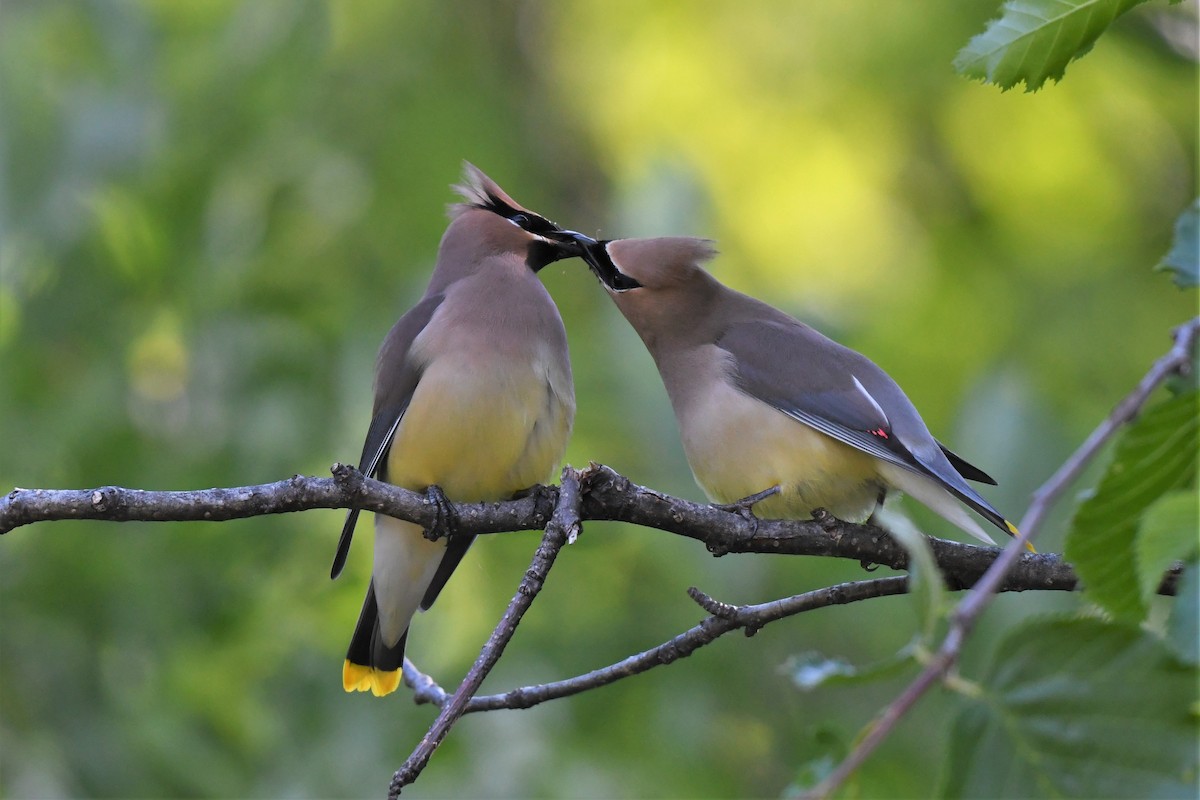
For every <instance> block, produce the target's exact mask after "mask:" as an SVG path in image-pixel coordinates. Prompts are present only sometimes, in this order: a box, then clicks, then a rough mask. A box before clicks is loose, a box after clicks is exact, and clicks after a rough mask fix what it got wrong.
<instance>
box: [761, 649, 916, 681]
mask: <svg viewBox="0 0 1200 800" xmlns="http://www.w3.org/2000/svg"><path fill="white" fill-rule="evenodd" d="M918 647H919V644H918V642H916V641H914V642H912V643H910V644H908V645H906V646H905V647H902V648H901V649H900V650H898V651H896V653H895V654H894V655H892V656H889V657H888V658H885V659H883V660H882V661H876V662H874V663H871V664H867V665H866V666H861V667H859V666H855V665H853V664H851V663H850V662H848V661H846V660H844V659H841V658H830V657H829V656H826V655H823V654H821V653H817V652H813V651H809V652H806V653H801V654H799V655H797V656H794V657H792V658H789V659H788V661H787V663H786V664H785V665H784V667H783V669H784V672H786V673H787V674H788V675H789V676H790V677H791V679H792V683H794V684H795V685H796V688H797V689H800V690H801V691H804V692H811V691H813V690H814V689H817V688H819V687H823V686H838V685H854V684H859V683H868V682H871V681H876V680H881V679H883V678H888V677H892V676H894V675H896V674H898V673H900V672H902V671H904V670H905V669H906V668H907V667H910V666H912V665H913V664H914V663H915V662H916V659H915V653H916V652H917V648H918Z"/></svg>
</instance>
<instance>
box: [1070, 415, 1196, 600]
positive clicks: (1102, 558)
mask: <svg viewBox="0 0 1200 800" xmlns="http://www.w3.org/2000/svg"><path fill="white" fill-rule="evenodd" d="M1196 399H1197V394H1196V392H1188V393H1186V394H1182V395H1178V396H1176V397H1173V398H1171V399H1169V400H1166V401H1164V402H1162V403H1160V404H1159V405H1157V406H1155V407H1153V408H1151V409H1148V410H1147V411H1145V412H1143V413H1142V416H1141V417H1140V418H1139V419H1138V420H1137V421H1135V422H1134V423H1133V424H1132V425H1130V426H1129V428H1128V429H1127V430H1126V431H1125V432H1124V433H1123V434H1122V436H1121V438H1120V440H1119V441H1118V443H1117V446H1116V451H1115V453H1114V454H1113V458H1112V461H1111V463H1110V464H1109V466H1108V470H1107V471H1106V472H1105V474H1104V477H1103V478H1102V479H1101V480H1100V483H1099V485H1098V486H1097V487H1096V489H1095V490H1094V491H1093V492H1092V493H1091V495H1090V496H1089V497H1088V498H1087V499H1086V500H1085V501H1084V502H1083V503H1081V504H1080V506H1079V508H1078V509H1077V510H1076V512H1075V518H1074V520H1073V521H1072V523H1071V528H1070V532H1069V533H1068V534H1067V546H1066V556H1067V559H1068V560H1070V561H1071V562H1072V563H1074V564H1075V567H1076V569H1077V570H1078V571H1079V575H1080V578H1081V579H1082V581H1083V584H1084V587H1085V589H1084V591H1085V593H1086V594H1087V596H1088V598H1089V599H1091V600H1092V601H1093V602H1096V603H1098V604H1099V605H1100V606H1102V607H1103V608H1104V609H1105V610H1106V611H1108V612H1109V613H1111V614H1113V615H1114V616H1116V617H1120V618H1122V619H1127V620H1138V619H1141V618H1142V617H1144V616H1145V613H1146V605H1145V603H1144V602H1143V601H1142V590H1141V587H1140V586H1139V580H1138V570H1137V567H1136V559H1137V553H1138V545H1137V538H1138V530H1139V525H1141V523H1142V519H1143V515H1144V514H1145V513H1146V510H1147V509H1148V508H1149V507H1150V506H1151V505H1152V504H1153V503H1154V502H1155V501H1157V500H1158V499H1159V498H1160V497H1162V496H1163V495H1165V494H1168V493H1170V492H1173V491H1175V490H1179V489H1184V488H1185V487H1192V486H1194V485H1195V481H1196V460H1197V449H1196V441H1197V435H1198V434H1200V418H1198V416H1197V413H1196V411H1197V408H1196ZM1170 510H1171V511H1172V512H1174V513H1173V514H1172V515H1171V516H1169V517H1168V518H1167V521H1174V520H1176V519H1177V514H1178V513H1186V509H1184V508H1182V507H1181V506H1171V507H1170ZM1184 524H1185V525H1186V524H1187V523H1186V520H1185V522H1184ZM1161 527H1162V526H1161V525H1160V524H1159V523H1157V522H1155V523H1154V524H1153V525H1152V533H1151V536H1152V538H1153V539H1154V540H1155V541H1158V540H1159V539H1162V538H1164V537H1174V536H1177V535H1179V536H1181V535H1182V531H1177V529H1176V528H1169V529H1168V530H1167V532H1166V533H1160V532H1159V529H1160V528H1161ZM1185 529H1186V528H1185ZM1190 531H1191V533H1192V535H1193V536H1194V534H1195V525H1194V520H1193V523H1192V524H1191V527H1190ZM1170 541H1172V542H1173V541H1174V539H1173V538H1172V539H1170ZM1158 549H1159V548H1158V547H1157V546H1155V545H1147V546H1146V550H1147V552H1148V553H1152V552H1157V551H1158ZM1173 549H1178V548H1173ZM1185 554H1186V553H1180V555H1185Z"/></svg>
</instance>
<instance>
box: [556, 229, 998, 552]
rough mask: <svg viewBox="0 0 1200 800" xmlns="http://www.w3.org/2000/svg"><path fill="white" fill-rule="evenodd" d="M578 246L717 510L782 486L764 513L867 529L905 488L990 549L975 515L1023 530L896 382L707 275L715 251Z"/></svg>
mask: <svg viewBox="0 0 1200 800" xmlns="http://www.w3.org/2000/svg"><path fill="white" fill-rule="evenodd" d="M577 239H578V240H579V241H580V242H581V243H582V244H584V246H585V255H584V257H585V259H586V260H587V261H588V264H589V265H590V266H591V267H592V270H593V271H594V272H595V273H596V274H597V276H598V277H599V278H600V280H601V282H602V283H603V284H604V285H605V287H606V288H608V289H609V293H610V295H611V297H612V298H613V301H614V302H615V303H616V305H617V308H619V309H620V311H621V313H622V314H623V315H624V316H625V318H626V319H627V320H628V321H629V323H630V324H631V325H632V326H633V328H634V330H636V331H637V333H638V334H639V335H640V336H641V338H642V340H643V342H645V344H646V347H647V349H648V350H649V351H650V354H651V355H652V356H653V357H654V361H655V364H656V365H657V366H658V370H659V373H660V374H661V376H662V379H663V384H664V385H665V387H666V389H667V393H668V395H670V398H671V404H672V406H673V408H674V411H675V417H676V419H677V421H678V423H679V430H680V435H681V437H682V440H683V448H684V452H685V454H686V455H687V459H688V463H689V464H690V465H691V468H692V472H693V474H694V475H695V477H696V481H697V483H699V484H700V486H701V487H702V488H703V489H704V491H705V493H706V494H708V496H709V498H710V499H712V500H714V501H717V502H722V503H731V502H734V501H737V500H740V499H742V498H744V497H748V496H750V495H753V494H756V493H758V492H760V491H762V490H764V489H767V488H770V487H773V486H778V487H779V489H780V491H779V493H778V494H776V495H774V496H772V497H769V498H767V499H766V500H763V501H761V502H760V503H759V504H758V505H757V506H756V507H755V510H756V512H757V513H759V514H760V515H762V516H765V517H785V518H801V519H802V518H807V517H809V516H811V514H812V512H813V511H814V510H815V509H817V508H823V509H825V510H826V511H829V512H830V513H832V514H833V515H834V516H836V517H839V518H841V519H846V520H850V521H861V520H863V519H866V518H867V517H868V516H869V515H870V514H871V513H872V512H873V511H874V510H875V508H876V507H877V506H878V504H879V502H880V501H881V499H882V497H883V495H884V494H885V493H886V492H887V491H889V490H891V489H897V490H899V491H902V492H905V493H907V494H909V495H910V496H912V497H914V498H915V499H917V500H919V501H920V502H922V503H924V504H925V505H927V506H929V507H930V508H931V509H932V510H934V511H935V512H937V513H938V514H940V515H941V516H943V517H944V518H946V519H947V520H949V521H950V522H952V523H954V524H955V525H957V526H958V527H959V528H961V529H962V530H964V531H965V532H967V533H969V534H971V535H972V536H975V537H977V538H979V539H982V540H983V541H986V542H991V541H992V540H991V537H989V536H988V535H987V533H986V532H985V531H984V530H983V528H982V527H981V526H980V525H979V523H978V521H977V520H976V519H975V517H973V516H972V515H971V514H970V513H968V512H967V509H966V508H965V507H964V504H966V506H968V507H970V508H971V509H972V510H974V511H975V512H976V513H978V514H979V515H980V516H982V517H983V518H984V519H986V520H987V521H988V522H991V523H992V524H993V525H995V526H996V527H998V528H999V529H1000V530H1003V531H1005V532H1006V533H1010V534H1011V533H1013V532H1015V528H1014V527H1013V526H1012V524H1011V523H1009V522H1008V521H1007V520H1005V519H1004V518H1003V517H1002V516H1001V515H1000V514H999V513H998V512H997V511H996V510H995V509H994V508H992V507H991V505H990V504H988V502H987V501H986V500H984V499H983V498H982V497H981V496H979V495H978V494H977V493H976V492H975V490H974V489H972V488H971V487H970V486H968V485H967V483H966V481H965V480H964V477H966V478H969V479H971V480H977V481H983V482H989V483H994V481H992V480H991V478H989V477H988V476H987V475H986V474H985V473H983V472H982V471H981V470H979V469H978V468H976V467H973V466H971V465H970V464H968V463H967V462H965V461H964V460H963V459H961V458H959V457H958V456H956V455H954V454H953V453H951V452H950V451H949V450H947V449H945V448H944V447H942V446H941V445H940V444H939V443H938V442H937V441H936V440H935V439H934V438H933V436H932V435H931V434H930V433H929V431H928V429H927V428H926V427H925V423H924V422H923V421H922V420H921V417H920V415H919V414H918V413H917V410H916V409H915V408H914V407H913V405H912V403H911V402H910V401H909V399H908V398H907V397H906V396H905V395H904V392H903V391H901V389H900V387H899V386H897V385H896V383H895V382H894V381H893V380H892V379H891V378H890V377H888V376H887V374H886V373H884V372H883V370H881V369H880V368H879V367H878V366H876V365H875V364H874V363H872V362H871V361H870V360H869V359H867V358H866V357H864V356H862V355H861V354H859V353H856V352H854V351H853V350H850V349H849V348H846V347H843V346H842V345H839V344H838V343H836V342H834V341H832V340H830V339H827V338H826V337H824V336H822V335H821V334H820V333H818V332H816V331H815V330H813V329H812V328H810V327H808V326H807V325H804V324H803V323H801V322H799V321H797V320H795V319H793V318H792V317H790V316H788V315H787V314H784V313H783V312H781V311H779V310H777V309H775V308H772V307H771V306H769V305H767V304H766V303H763V302H761V301H759V300H755V299H754V298H752V297H748V296H746V295H744V294H741V293H739V292H735V291H733V290H731V289H729V288H727V287H725V286H723V285H722V284H721V283H719V282H718V281H717V280H716V279H715V278H713V277H712V276H711V275H709V274H708V273H707V272H706V271H705V270H704V269H703V268H702V267H701V264H702V263H703V262H705V261H707V260H709V259H711V258H712V257H713V255H714V254H715V250H714V249H713V247H712V243H711V242H708V241H706V240H702V239H688V238H660V239H620V240H615V241H611V242H595V241H593V240H591V239H588V238H587V237H584V236H579V235H577Z"/></svg>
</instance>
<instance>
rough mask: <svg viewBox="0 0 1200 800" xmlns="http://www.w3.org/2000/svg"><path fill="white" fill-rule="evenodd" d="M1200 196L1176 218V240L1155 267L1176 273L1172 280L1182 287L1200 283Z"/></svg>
mask: <svg viewBox="0 0 1200 800" xmlns="http://www.w3.org/2000/svg"><path fill="white" fill-rule="evenodd" d="M1197 240H1200V198H1197V199H1196V200H1195V201H1193V202H1192V206H1191V208H1189V209H1187V210H1186V211H1184V212H1183V213H1182V214H1180V215H1179V219H1177V220H1175V241H1174V242H1172V244H1171V251H1170V252H1169V253H1167V255H1166V256H1165V257H1164V258H1163V260H1162V262H1161V263H1159V265H1158V266H1157V267H1155V269H1157V270H1163V271H1166V272H1173V273H1175V274H1174V275H1173V276H1172V280H1174V281H1175V285H1176V286H1178V287H1179V288H1180V289H1190V288H1192V287H1193V286H1196V285H1198V284H1200V242H1198V241H1197Z"/></svg>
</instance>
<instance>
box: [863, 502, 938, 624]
mask: <svg viewBox="0 0 1200 800" xmlns="http://www.w3.org/2000/svg"><path fill="white" fill-rule="evenodd" d="M876 520H877V521H878V522H879V524H880V525H881V526H882V527H883V528H885V529H886V530H887V532H888V533H889V534H890V535H891V536H892V538H893V539H895V540H896V541H897V542H899V544H900V546H901V547H903V548H904V549H905V550H906V551H907V552H908V596H909V597H910V598H911V599H912V602H913V603H914V604H915V609H916V612H917V619H919V620H920V621H921V634H920V635H921V636H922V637H923V638H924V640H925V641H929V640H930V639H932V638H933V634H934V632H935V631H936V629H937V624H938V622H939V621H941V618H942V612H943V609H944V608H945V606H944V605H943V603H944V600H945V596H946V584H945V581H943V580H942V573H941V570H939V569H938V567H937V560H936V559H935V558H934V557H933V548H932V547H930V545H929V537H928V536H926V535H925V534H923V533H921V531H919V530H918V529H917V526H916V525H914V524H913V523H912V520H910V519H909V518H908V517H906V516H904V515H903V514H901V513H899V512H898V511H894V510H893V509H891V508H888V507H886V506H885V507H884V508H883V509H881V510H880V511H879V512H878V513H877V514H876Z"/></svg>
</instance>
